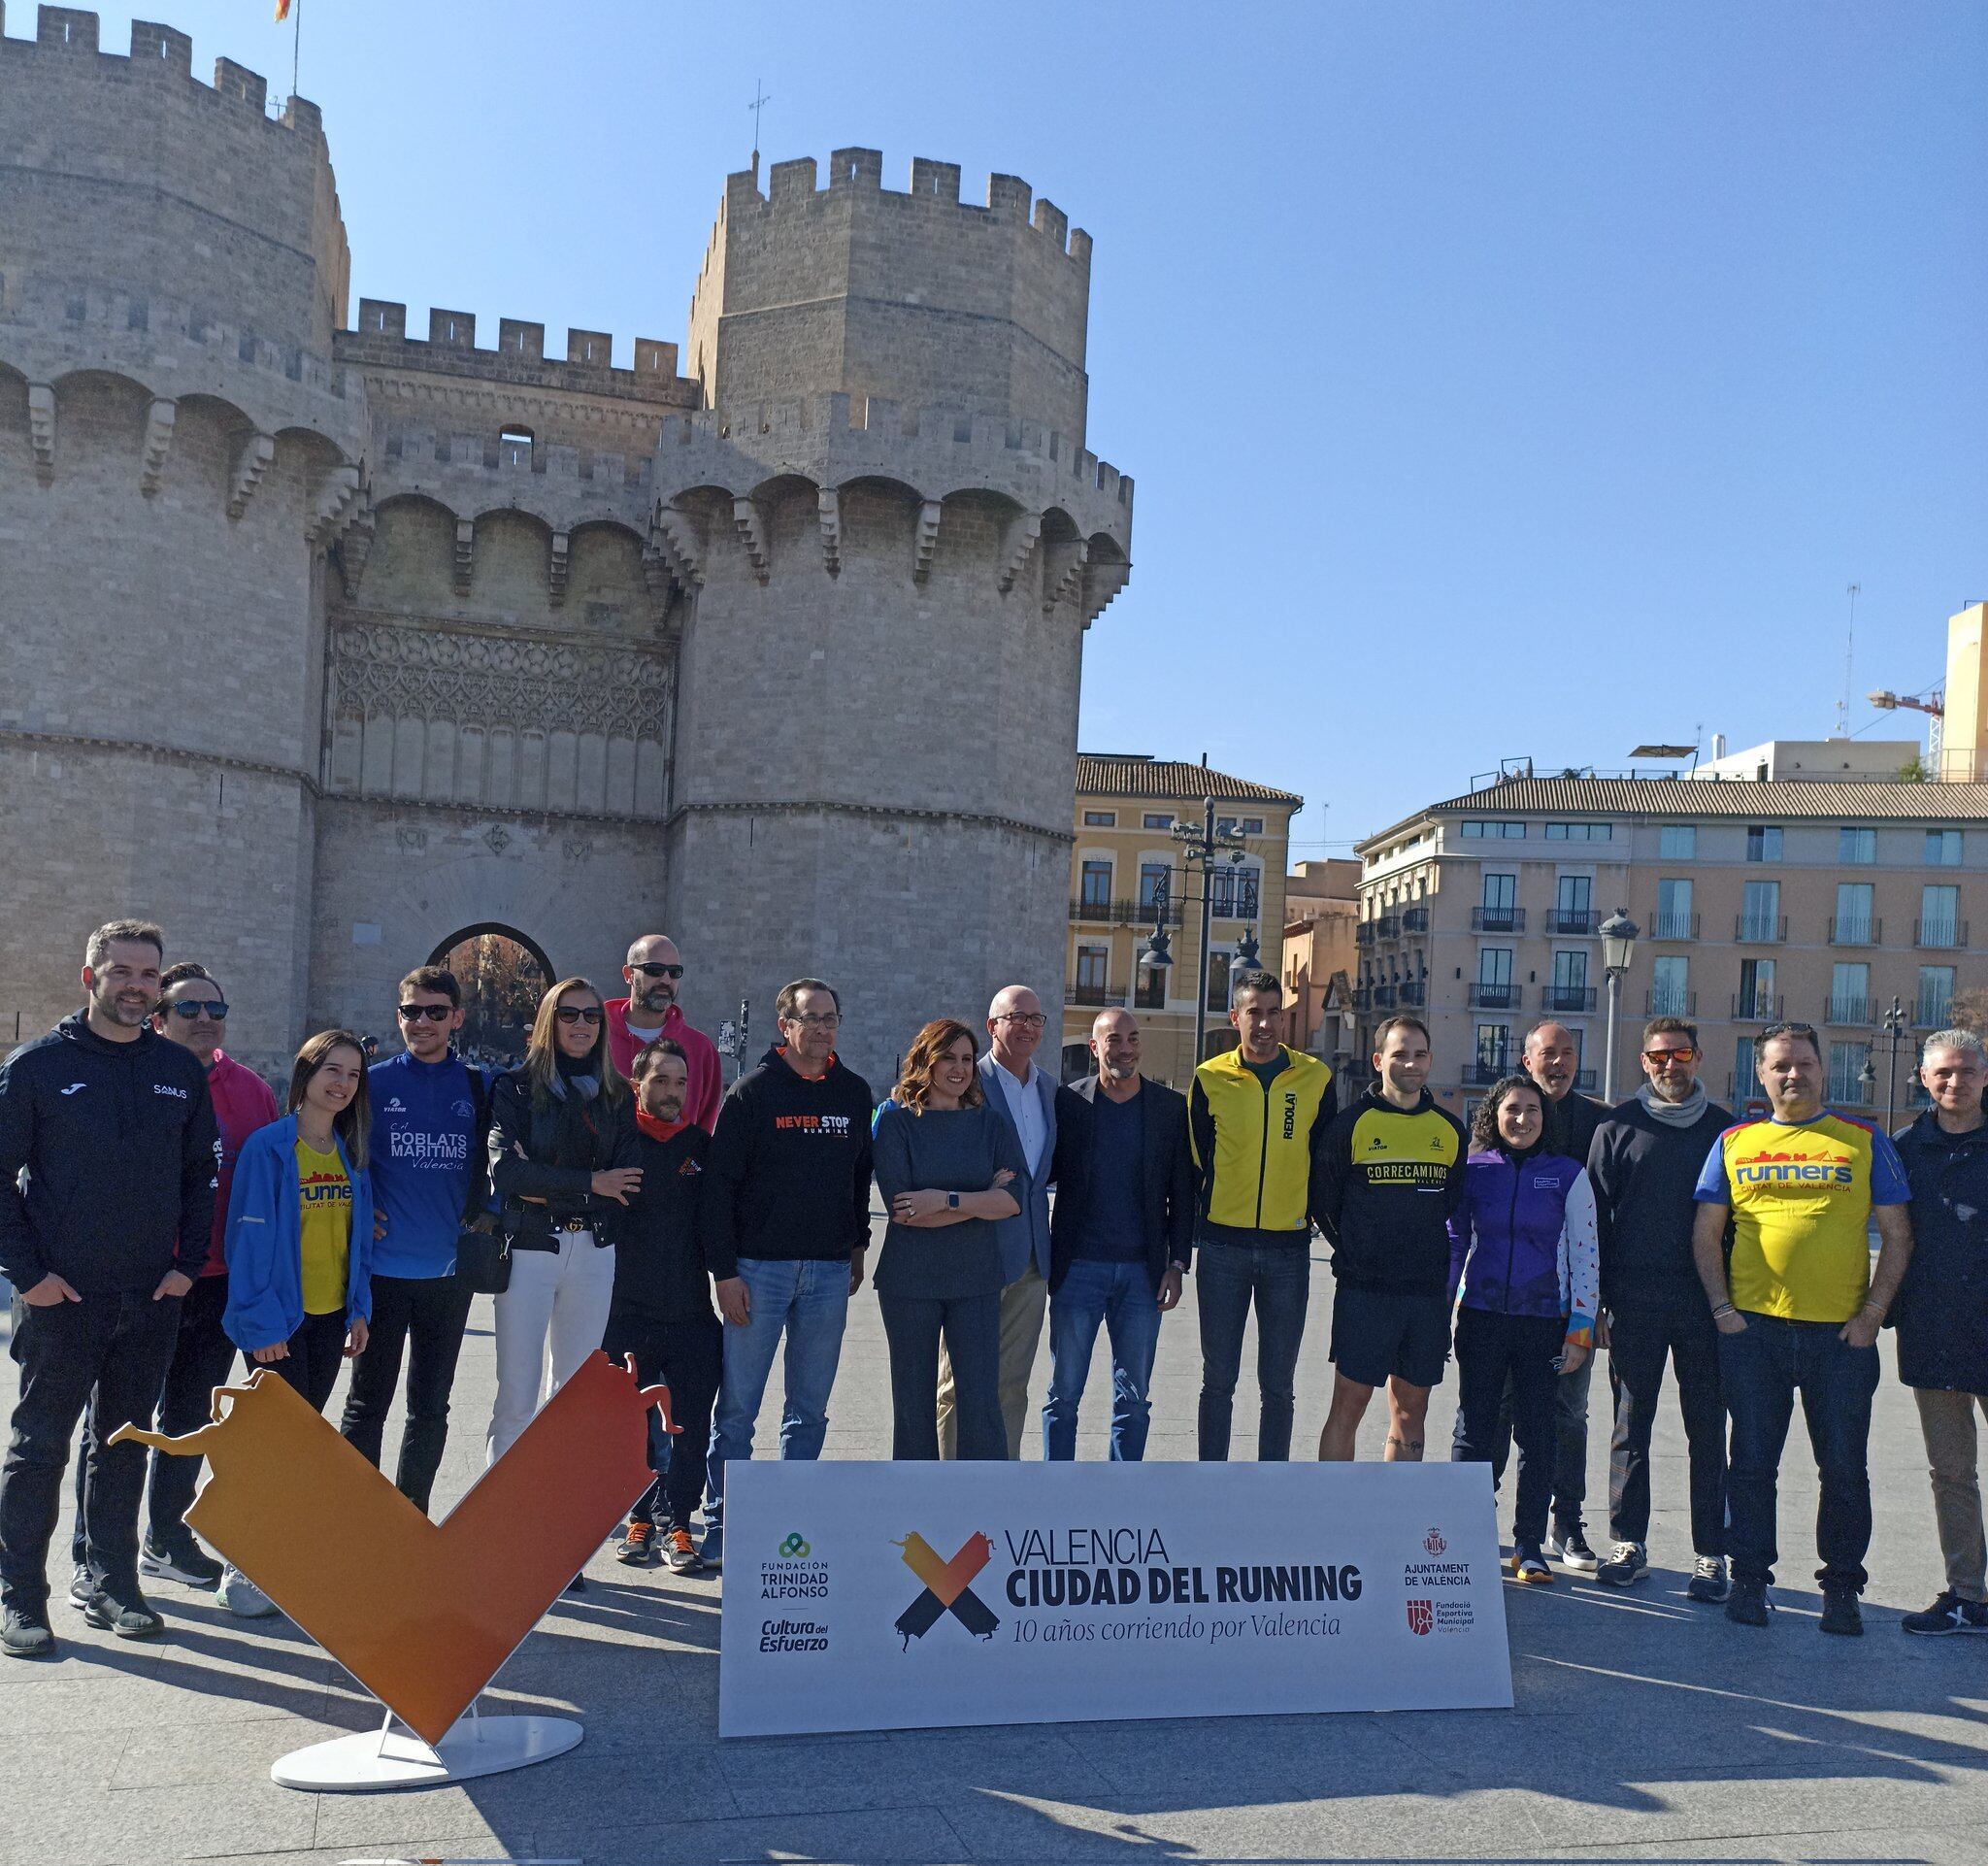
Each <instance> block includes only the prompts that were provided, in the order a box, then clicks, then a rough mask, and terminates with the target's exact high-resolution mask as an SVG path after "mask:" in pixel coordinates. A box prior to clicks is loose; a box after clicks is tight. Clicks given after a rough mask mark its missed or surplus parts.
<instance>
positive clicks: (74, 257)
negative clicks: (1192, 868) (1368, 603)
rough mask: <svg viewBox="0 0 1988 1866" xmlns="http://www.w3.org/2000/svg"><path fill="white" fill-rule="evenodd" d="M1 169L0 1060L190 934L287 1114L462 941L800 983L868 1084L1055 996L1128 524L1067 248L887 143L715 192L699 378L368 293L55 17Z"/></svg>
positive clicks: (699, 1009) (249, 106)
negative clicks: (126, 940)
mask: <svg viewBox="0 0 1988 1866" xmlns="http://www.w3.org/2000/svg"><path fill="white" fill-rule="evenodd" d="M4 31H5V17H4V15H0V125H5V126H6V129H7V131H8V132H9V134H10V137H11V138H12V139H13V142H12V146H11V147H10V150H9V159H8V161H7V162H6V163H5V164H0V819H4V820H5V822H6V824H7V830H8V859H7V860H6V861H5V862H4V863H0V1040H5V1039H11V1037H12V1034H13V1029H12V1026H13V1025H14V1024H15V1023H16V1022H18V1025H19V1028H20V1032H21V1034H22V1035H23V1036H32V1035H35V1034H38V1033H39V1031H41V1030H43V1029H46V1028H47V1027H48V1025H49V1023H50V1022H51V1021H52V1020H53V1018H54V1017H56V1016H60V1015H61V1014H62V1013H63V1012H64V1011H66V1010H68V1009H70V1008H71V1007H72V1006H73V1005H74V1004H75V1002H76V1000H77V995H78V994H77V990H76V985H75V977H76V968H77V965H78V963H79V962H80V960H81V956H82V953H81V943H82V938H83V933H84V932H85V931H86V930H87V928H88V927H89V926H90V925H92V924H93V923H94V922H95V921H96V920H98V919H100V918H102V917H104V916H108V915H110V914H112V913H120V912H132V913H141V914H148V915H150V916H154V917H156V918H157V919H159V920H160V921H161V922H162V924H164V925H165V927H166V929H167V933H168V939H169V946H170V950H169V954H168V956H169V957H173V956H192V957H200V958H203V959H206V960H207V961H209V962H210V963H212V964H213V965H214V967H215V971H216V972H217V973H218V974H219V975H220V976H221V978H222V979H223V981H224V983H226V984H227V986H228V989H229V992H230V995H231V997H232V998H233V999H234V1000H235V1002H236V1005H237V1015H236V1016H235V1017H234V1018H233V1019H231V1023H230V1030H229V1039H230V1042H229V1048H230V1049H231V1050H235V1051H236V1052H237V1053H239V1054H242V1055H244V1056H245V1057H247V1058H248V1059H249V1060H251V1061H255V1062H257V1063H258V1064H260V1065H262V1066H264V1067H267V1068H273V1067H277V1066H280V1065H281V1063H282V1060H283V1059H284V1058H286V1057H287V1055H288V1053H289V1051H290V1050H292V1049H293V1048H294V1046H295V1044H296V1043H297V1041H298V1040H299V1038H300V1037H301V1036H302V1035H303V1034H304V1033H305V1032H306V1031H307V1030H309V1029H311V1028H315V1027H321V1026H322V1025H325V1024H328V1023H334V1022H336V1023H345V1024H350V1025H352V1026H354V1027H356V1028H359V1029H362V1030H373V1031H377V1032H380V1033H381V1034H382V1035H384V1034H386V1033H387V1032H389V1031H390V1030H391V1029H392V997H391V993H392V988H393V984H394V982H395V980H397V979H398V978H399V977H400V975H401V974H402V973H403V972H405V971H406V970H408V969H409V968H410V967H411V966H414V965H416V964H419V963H422V962H423V961H425V960H427V959H428V958H430V957H431V956H432V955H434V954H435V953H437V952H439V951H441V950H447V947H448V946H449V945H450V944H452V943H453V941H454V940H456V939H457V938H459V937H461V936H462V935H463V934H465V933H468V932H472V931H482V930H498V931H503V932H506V933H508V934H511V935H513V936H514V937H515V938H516V939H517V940H518V941H519V942H520V943H522V944H524V945H526V946H527V947H529V948H531V949H533V950H535V951H536V953H537V954H538V956H539V957H540V958H541V959H542V961H543V962H544V963H545V964H546V965H547V967H548V968H549V970H550V972H551V974H552V975H553V976H554V977H557V976H562V975H564V974H568V973H581V974H584V975H587V976H589V977H592V978H593V979H595V981H596V982H597V983H600V984H601V985H602V986H603V987H604V988H605V989H611V990H612V989H613V988H614V986H615V984H616V981H617V979H618V969H619V966H620V963H621V956H622V953H623V951H624V950H625V948H626V945H627V942H628V940H629V939H630V938H631V937H632V936H633V935H635V934H637V933H641V932H646V931H651V930H656V929H658V928H661V929H665V930H668V931H671V932H674V933H676V934H677V936H678V937H679V940H681V941H682V943H683V945H684V947H685V950H686V957H687V958H688V960H689V962H690V964H691V967H692V976H691V981H690V986H689V991H688V996H687V1008H688V1009H689V1011H690V1012H691V1014H692V1016H693V1018H694V1019H695V1020H696V1021H698V1022H699V1023H701V1024H703V1025H704V1026H706V1027H708V1028H713V1029H714V1028H715V1026H716V1024H717V1022H718V1021H719V1019H721V1018H722V1017H724V1016H729V1015H730V1014H731V1013H732V1011H733V1009H734V1008H735V1006H736V1004H737V1002H738V1000H739V999H740V998H741V997H742V996H744V997H749V998H750V1000H751V1001H752V1006H753V1029H754V1033H755V1036H756V1037H757V1036H770V1035H771V1034H772V1025H771V1012H772V998H773V993H774V991H775V990H776V989H777V988H778V986H779V984H780V983H783V982H784V981H785V980H787V979H789V978H792V977H794V976H796V975H797V974H801V973H820V974H823V975H825V976H826V977H828V978H830V979H831V980H832V981H833V982H834V983H836V984H837V985H838V987H839V988H841V989H842V991H843V992H844V995H845V1000H846V1002H847V1011H848V1016H849V1025H848V1030H847V1033H846V1038H845V1046H844V1048H845V1053H847V1054H848V1055H849V1057H850V1059H851V1060H852V1061H854V1062H855V1063H856V1064H857V1065H858V1066H859V1067H861V1068H863V1069H864V1070H865V1071H866V1072H868V1073H871V1074H872V1075H874V1076H877V1077H878V1078H879V1079H881V1078H883V1077H884V1076H885V1075H886V1074H887V1071H888V1069H889V1067H890V1064H891V1061H892V1059H893V1058H894V1057H895V1056H896V1055H897V1053H898V1052H900V1051H901V1050H903V1049H904V1048H905V1046H906V1045H907V1043H908V1042H909V1039H910V1037H911V1033H912V1031H913V1030H914V1029H915V1028H916V1026H917V1024H918V1023H919V1022H920V1021H921V1020H923V1019H924V1018H925V1017H928V1016H936V1015H940V1014H942V1013H952V1014H958V1015H966V1016H977V1015H978V1013H979V1012H980V1010H981V1008H982V1006H983V1004H984V1001H985V999H986V996H987V995H988V993H989V991H991V990H992V989H993V988H994V987H995V986H997V985H999V984H1002V983H1008V982H1009V981H1011V980H1022V981H1026V982H1027V983H1032V984H1034V985H1036V987H1037V988H1038V989H1039V990H1041V991H1042V992H1043V993H1044V998H1045V1000H1048V999H1053V998H1054V997H1055V995H1056V993H1057V991H1058V989H1059V988H1060V973H1061V966H1062V947H1063V927H1064V913H1065V908H1064V900H1065V895H1066V891H1067V888H1068V884H1069V844H1070V829H1069V821H1070V800H1071V784H1072V774H1073V767H1074V759H1075V752H1076V718H1077V680H1078V669H1079V663H1080V658H1081V642H1082V633H1083V629H1084V628H1085V627H1086V626H1088V624H1089V622H1090V621H1091V619H1092V618H1093V616H1096V614H1097V613H1098V611H1099V610H1100V609H1102V608H1103V606H1104V605H1105V604H1106V603H1107V602H1109V601H1110V598H1111V596H1112V595H1113V594H1114V593H1115V592H1116V591H1117V589H1118V588H1119V587H1120V586H1121V585H1122V584H1123V583H1124V581H1125V577H1126V574H1127V549H1128V545H1129V540H1130V528H1131V505H1132V483H1131V482H1130V481H1129V480H1121V479H1120V477H1119V476H1118V475H1117V474H1116V472H1114V471H1113V470H1112V469H1111V468H1110V467H1108V466H1103V465H1100V463H1099V462H1098V461H1097V460H1096V459H1095V458H1094V457H1093V456H1092V455H1091V454H1090V453H1088V452H1086V451H1085V449H1084V404H1085V393H1086V381H1085V376H1084V348H1085V325H1086V318H1087V315H1088V292H1089V257H1090V242H1089V240H1088V238H1087V237H1086V236H1085V235H1084V234H1082V233H1080V232H1078V233H1071V232H1070V231H1069V230H1068V227H1067V223H1066V221H1065V219H1064V217H1063V215H1062V214H1061V213H1060V212H1058V211H1057V210H1056V209H1055V208H1053V207H1051V206H1050V205H1049V204H1048V203H1047V202H1038V203H1036V204H1034V211H1033V214H1032V213H1031V211H1030V208H1031V203H1030V195H1029V190H1028V189H1027V187H1025V186H1024V185H1023V184H1022V183H1019V182H1016V181H1014V180H1012V179H1011V178H1009V177H1002V176H997V177H995V178H994V179H993V182H992V183H991V184H990V186H989V190H988V196H987V202H986V205H985V206H984V207H979V206H967V205H964V204H962V203H961V201H960V199H959V172H958V170H957V169H955V168H951V167H947V166H945V165H943V164H939V163H933V162H925V161H919V162H915V163H913V164H912V168H911V188H910V191H909V192H906V193H897V192H894V191H886V190H885V189H884V188H883V187H882V186H881V184H880V162H879V158H878V156H877V154H876V153H875V152H874V151H870V150H841V151H838V153H837V154H836V155H835V156H834V157H833V158H832V163H831V173H830V177H829V185H828V186H827V187H826V188H821V187H818V186H817V184H816V174H815V166H814V164H813V163H812V162H792V163H784V164H781V165H779V166H778V167H776V168H775V169H774V170H773V171H772V173H771V177H770V181H771V190H770V196H762V195H761V194H760V192H759V190H758V187H757V185H756V182H755V178H754V177H753V176H752V175H750V174H747V175H740V176H734V177H732V178H731V181H730V183H728V185H727V188H726V193H725V199H724V201H723V204H722V205H721V207H720V210H719V216H718V220H717V224H716V227H715V229H714V231H713V233H712V240H711V244H710V248H709V250H708V252H707V254H706V257H705V262H704V267H703V271H702V274H701V276H700V277H699V279H698V281H697V283H696V289H695V295H694V297H693V300H692V305H691V313H690V329H689V342H688V347H687V351H686V352H685V355H686V360H687V363H688V369H687V371H686V373H685V374H682V375H679V373H678V365H679V349H678V346H676V345H675V344H669V343H662V342H658V341H655V340H653V339H647V338H638V339H636V340H635V342H634V345H633V367H632V368H629V367H624V368H616V367H614V366H613V362H612V350H613V340H612V339H611V338H610V337H609V336H608V335H607V333H605V332H601V331H596V330H578V329H576V330H571V331H569V332H568V333H567V335H566V353H565V355H564V357H563V358H560V357H556V356H548V355H547V353H546V332H545V327H544V326H543V325H542V324H538V323H534V322H530V321H527V320H523V319H514V318H508V317H507V318H504V319H501V320H500V321H499V324H498V328H497V334H496V335H497V341H496V344H495V347H494V348H486V347H480V345H479V343H478V333H477V320H476V319H475V318H474V317H472V316H470V315H469V314H467V313H463V312H452V311H441V310H438V311H432V312H430V313H429V314H428V317H427V334H426V336H425V337H417V336H413V335H411V334H410V332H409V325H408V315H407V310H406V307H405V306H403V305H400V304H396V303H391V302H388V301H386V300H375V299H362V300H361V301H360V303H359V306H358V313H357V317H356V318H355V319H354V320H353V327H352V328H349V329H348V328H344V325H345V323H346V318H347V306H348V271H349V265H348V255H347V247H346V238H345V231H344V227H343V224H342V222H341V219H340V216H339V208H338V196H337V192H336V189H335V187H334V184H333V180H332V172H331V165H330V161H329V157H328V154H327V150H326V145H325V140H324V136H323V134H322V132H321V129H320V126H319V119H318V113H317V111H316V109H315V106H313V105H311V104H308V103H305V102H303V101H302V100H299V99H292V100H291V101H290V104H289V106H288V108H287V110H286V111H285V112H284V114H283V115H282V117H280V118H272V117H270V116H269V114H268V109H267V100H266V97H265V87H264V84H263V81H262V80H261V79H259V78H257V77H255V76H254V75H253V74H252V73H249V72H246V71H244V70H242V69H241V67H239V66H237V65H234V64H232V63H230V62H229V61H227V60H225V59H223V60H222V61H220V63H219V64H218V65H217V66H216V67H215V83H214V84H213V85H212V86H210V85H207V84H205V83H199V82H197V81H196V80H195V79H194V78H193V76H192V69H191V48H190V45H189V43H188V41H187V40H186V39H185V38H184V36H183V35H182V34H179V33H177V32H174V31H171V30H170V29H168V28H165V27H162V26H154V25H148V24H140V25H137V26H134V28H133V30H132V38H131V50H130V53H129V55H128V56H126V55H124V54H111V53H106V52H104V51H102V50H100V49H99V47H98V44H97V21H96V19H95V17H94V16H92V15H90V14H86V13H80V12H76V11H73V10H70V9H66V8H54V7H43V8H42V9H41V10H40V13H39V17H38V20H37V26H36V37H35V39H34V40H33V41H32V42H29V41H24V40H21V39H17V38H8V37H5V36H4Z"/></svg>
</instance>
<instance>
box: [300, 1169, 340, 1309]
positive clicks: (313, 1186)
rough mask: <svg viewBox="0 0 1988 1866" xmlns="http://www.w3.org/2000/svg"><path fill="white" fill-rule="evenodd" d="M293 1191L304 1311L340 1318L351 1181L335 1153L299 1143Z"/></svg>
mask: <svg viewBox="0 0 1988 1866" xmlns="http://www.w3.org/2000/svg"><path fill="white" fill-rule="evenodd" d="M297 1187H298V1193H299V1198H300V1203H301V1209H302V1216H303V1228H302V1231H301V1234H300V1237H299V1242H298V1254H299V1256H300V1259H301V1265H300V1267H301V1270H302V1277H303V1285H304V1313H305V1314H306V1315H307V1316H331V1315H344V1314H345V1308H346V1269H347V1265H348V1261H349V1258H350V1254H351V1246H352V1183H351V1181H350V1180H349V1179H348V1177H347V1175H346V1167H345V1162H344V1161H343V1160H342V1159H340V1158H339V1156H338V1150H337V1149H336V1148H333V1149H332V1150H331V1151H330V1152H329V1153H320V1152H319V1151H318V1150H316V1149H315V1147H312V1146H309V1145H307V1144H306V1143H305V1142H303V1141H299V1142H298V1143H297Z"/></svg>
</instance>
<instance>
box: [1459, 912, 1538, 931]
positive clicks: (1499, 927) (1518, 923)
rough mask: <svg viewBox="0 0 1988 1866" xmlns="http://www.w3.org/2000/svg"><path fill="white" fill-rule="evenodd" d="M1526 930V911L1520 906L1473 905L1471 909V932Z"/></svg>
mask: <svg viewBox="0 0 1988 1866" xmlns="http://www.w3.org/2000/svg"><path fill="white" fill-rule="evenodd" d="M1525 930H1526V911H1525V909H1524V908H1522V907H1474V908H1472V909H1471V931H1472V932H1473V933H1523V932H1524V931H1525Z"/></svg>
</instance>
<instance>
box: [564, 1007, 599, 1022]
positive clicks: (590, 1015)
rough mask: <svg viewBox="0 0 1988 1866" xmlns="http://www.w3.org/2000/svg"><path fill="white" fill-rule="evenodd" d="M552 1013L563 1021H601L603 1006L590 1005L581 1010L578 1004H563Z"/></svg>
mask: <svg viewBox="0 0 1988 1866" xmlns="http://www.w3.org/2000/svg"><path fill="white" fill-rule="evenodd" d="M552 1015H553V1016H555V1017H557V1018H558V1019H559V1021H560V1022H561V1023H599V1022H600V1020H601V1008H600V1006H599V1005H590V1006H588V1007H587V1008H586V1009H584V1010H581V1009H580V1007H579V1006H578V1005H567V1004H562V1005H561V1006H560V1007H559V1008H558V1009H557V1010H556V1011H554V1012H553V1013H552Z"/></svg>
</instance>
